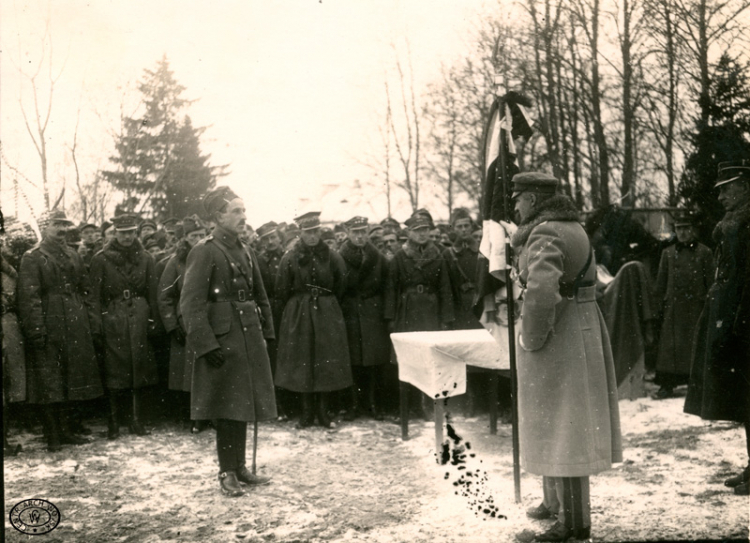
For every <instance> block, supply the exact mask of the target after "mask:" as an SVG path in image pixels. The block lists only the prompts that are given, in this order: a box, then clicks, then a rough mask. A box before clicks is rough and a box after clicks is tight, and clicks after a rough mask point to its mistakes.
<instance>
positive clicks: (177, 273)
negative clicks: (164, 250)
mask: <svg viewBox="0 0 750 543" xmlns="http://www.w3.org/2000/svg"><path fill="white" fill-rule="evenodd" d="M182 233H183V237H182V239H180V240H179V241H178V242H177V245H176V246H175V252H174V254H173V255H172V256H171V257H169V258H168V259H167V263H166V266H165V268H164V272H163V273H162V274H161V278H160V279H159V290H158V294H157V303H158V305H159V316H160V317H161V323H162V326H163V327H164V330H165V332H166V333H167V334H168V336H169V341H170V344H169V379H168V386H169V389H170V390H176V391H181V392H187V393H188V394H187V395H186V398H185V399H186V401H187V406H188V411H189V406H190V387H191V383H192V380H193V363H194V361H195V353H194V352H193V350H192V349H190V348H189V347H188V346H187V345H185V340H186V339H187V328H186V326H185V319H183V317H182V311H181V310H180V294H181V292H182V289H183V286H184V283H185V268H186V266H187V256H188V253H189V252H190V251H191V249H192V248H193V247H195V245H196V244H197V243H198V242H199V241H200V240H202V239H203V238H204V237H206V227H205V226H204V225H203V223H202V222H201V220H200V219H199V218H198V217H197V216H193V217H185V218H184V219H183V220H182ZM199 429H200V427H199V425H198V424H196V423H193V424H192V425H191V431H192V432H197V431H199Z"/></svg>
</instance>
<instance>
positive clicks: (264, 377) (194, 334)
mask: <svg viewBox="0 0 750 543" xmlns="http://www.w3.org/2000/svg"><path fill="white" fill-rule="evenodd" d="M180 310H181V311H182V316H183V319H184V321H185V324H186V326H187V334H188V337H187V345H188V348H190V349H193V350H194V351H195V357H196V359H195V364H194V366H193V380H192V385H191V393H190V417H191V418H192V419H193V420H208V419H229V420H237V421H248V422H249V421H255V420H259V421H261V420H270V419H274V418H276V399H275V397H274V391H273V378H272V376H271V365H270V363H269V360H268V352H267V351H266V342H265V339H264V338H267V339H273V338H274V329H273V319H272V317H271V307H270V306H269V304H268V298H267V297H266V290H265V288H263V280H262V279H261V276H260V270H259V269H258V261H257V259H256V258H255V254H254V253H253V252H252V249H247V248H245V247H244V246H243V245H242V243H241V242H240V241H239V239H238V238H237V235H236V234H234V233H232V232H229V231H228V230H226V229H224V228H222V227H220V226H217V227H216V228H214V231H213V233H212V234H211V235H210V236H207V237H206V238H204V239H203V240H201V241H200V242H198V244H197V245H196V246H195V247H193V249H192V250H191V251H190V253H189V254H188V257H187V269H186V271H185V283H184V284H183V287H182V292H181V294H180ZM216 349H221V352H222V353H223V355H224V363H223V364H222V365H221V366H220V367H218V368H216V367H214V366H212V365H210V364H209V363H208V362H207V361H206V359H205V358H204V357H205V355H206V354H207V353H209V352H211V351H214V350H216Z"/></svg>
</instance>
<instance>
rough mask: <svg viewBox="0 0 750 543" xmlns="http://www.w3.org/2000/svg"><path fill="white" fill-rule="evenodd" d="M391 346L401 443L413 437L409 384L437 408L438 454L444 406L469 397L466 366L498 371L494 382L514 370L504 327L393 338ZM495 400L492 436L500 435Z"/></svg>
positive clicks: (415, 333) (392, 335)
mask: <svg viewBox="0 0 750 543" xmlns="http://www.w3.org/2000/svg"><path fill="white" fill-rule="evenodd" d="M503 331H504V335H503ZM493 336H494V337H493ZM391 341H392V342H393V348H394V350H395V351H396V358H397V361H398V378H399V381H401V383H400V385H401V388H400V391H399V397H400V402H401V437H402V438H403V439H407V438H408V435H409V426H408V424H409V408H408V399H407V398H408V385H407V383H408V384H411V385H413V386H415V387H417V388H418V389H419V390H421V391H422V392H424V393H425V394H427V395H428V396H429V397H430V398H432V400H433V402H434V405H435V446H436V452H438V451H439V448H440V446H441V444H442V441H443V438H442V432H443V406H444V400H447V399H448V398H450V397H451V396H458V395H460V394H464V393H465V392H466V366H467V365H470V366H477V367H481V368H486V369H490V370H495V371H493V376H494V378H495V379H497V375H499V374H505V373H506V372H508V371H509V370H510V357H509V354H508V329H507V328H506V327H504V326H498V327H497V328H496V329H494V330H493V333H490V332H489V331H487V330H485V329H479V330H453V331H444V332H404V333H396V334H391ZM493 390H497V387H496V386H495V387H494V388H493ZM495 400H496V398H492V401H491V402H490V406H491V410H492V409H494V415H495V416H494V420H491V427H493V428H492V429H493V430H494V431H496V429H497V403H496V401H495ZM491 415H492V412H491Z"/></svg>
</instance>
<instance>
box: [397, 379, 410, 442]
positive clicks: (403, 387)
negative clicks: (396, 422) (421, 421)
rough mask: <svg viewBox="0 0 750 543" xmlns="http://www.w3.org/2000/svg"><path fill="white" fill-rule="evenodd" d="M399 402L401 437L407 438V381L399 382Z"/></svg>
mask: <svg viewBox="0 0 750 543" xmlns="http://www.w3.org/2000/svg"><path fill="white" fill-rule="evenodd" d="M398 396H399V403H400V406H401V439H402V440H404V441H406V440H407V439H409V383H404V382H399V389H398Z"/></svg>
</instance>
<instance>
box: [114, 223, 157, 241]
mask: <svg viewBox="0 0 750 543" xmlns="http://www.w3.org/2000/svg"><path fill="white" fill-rule="evenodd" d="M115 230H117V229H116V228H115ZM154 234H156V223H155V222H154V221H152V220H151V219H145V220H144V221H142V222H141V223H140V224H139V225H138V239H139V240H140V241H141V243H143V242H144V241H146V238H147V237H149V236H153V235H154Z"/></svg>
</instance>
